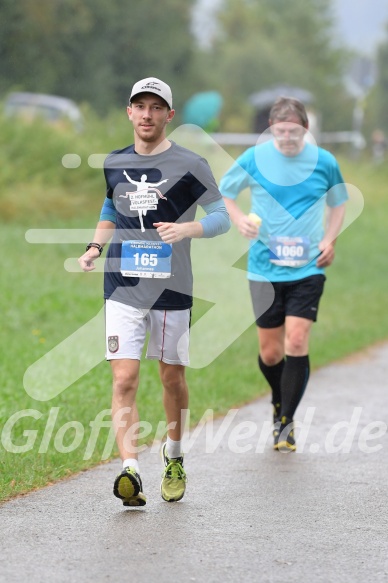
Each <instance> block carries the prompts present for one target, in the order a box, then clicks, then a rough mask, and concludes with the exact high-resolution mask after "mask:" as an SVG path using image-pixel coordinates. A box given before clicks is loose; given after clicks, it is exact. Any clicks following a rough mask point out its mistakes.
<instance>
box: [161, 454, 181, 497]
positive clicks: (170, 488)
mask: <svg viewBox="0 0 388 583" xmlns="http://www.w3.org/2000/svg"><path fill="white" fill-rule="evenodd" d="M162 460H163V463H164V470H163V474H162V483H161V484H160V493H161V495H162V498H163V500H165V501H166V502H178V500H181V499H182V498H183V496H184V493H185V490H186V482H187V476H186V472H185V470H184V469H183V456H182V457H178V458H171V459H169V458H168V457H167V455H166V444H164V445H163V448H162Z"/></svg>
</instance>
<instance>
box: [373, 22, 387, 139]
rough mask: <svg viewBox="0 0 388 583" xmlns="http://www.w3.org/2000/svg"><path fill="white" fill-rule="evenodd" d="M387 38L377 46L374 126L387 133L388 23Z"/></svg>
mask: <svg viewBox="0 0 388 583" xmlns="http://www.w3.org/2000/svg"><path fill="white" fill-rule="evenodd" d="M386 32H387V38H386V40H385V41H384V42H383V43H382V44H381V45H380V46H379V49H378V53H377V83H376V108H375V112H376V113H375V115H376V120H375V123H376V127H380V128H381V129H382V130H383V131H384V132H385V133H386V134H387V135H388V100H387V95H388V25H387V27H386Z"/></svg>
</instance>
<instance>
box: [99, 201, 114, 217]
mask: <svg viewBox="0 0 388 583" xmlns="http://www.w3.org/2000/svg"><path fill="white" fill-rule="evenodd" d="M100 221H111V223H116V208H115V205H114V204H113V200H112V199H111V198H108V197H106V199H105V200H104V204H103V205H102V209H101V213H100Z"/></svg>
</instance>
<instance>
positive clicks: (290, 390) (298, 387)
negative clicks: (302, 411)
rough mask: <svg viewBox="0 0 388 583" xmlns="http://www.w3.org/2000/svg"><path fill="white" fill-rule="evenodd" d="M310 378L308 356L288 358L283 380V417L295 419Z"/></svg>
mask: <svg viewBox="0 0 388 583" xmlns="http://www.w3.org/2000/svg"><path fill="white" fill-rule="evenodd" d="M309 376H310V361H309V357H308V355H306V356H286V362H285V364H284V368H283V374H282V380H281V404H282V408H281V416H282V417H287V419H293V417H294V413H295V411H296V408H297V407H298V405H299V403H300V401H301V399H302V397H303V393H304V391H305V389H306V385H307V381H308V379H309Z"/></svg>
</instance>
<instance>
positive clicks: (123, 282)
mask: <svg viewBox="0 0 388 583" xmlns="http://www.w3.org/2000/svg"><path fill="white" fill-rule="evenodd" d="M104 174H105V179H106V185H107V197H108V198H110V199H112V200H113V204H114V206H115V208H116V228H115V231H114V235H113V238H112V241H111V244H110V246H109V249H108V252H107V257H106V261H105V275H104V297H105V299H111V300H115V301H118V302H121V303H124V304H128V305H131V306H134V307H137V308H143V309H147V308H153V309H163V310H184V309H187V308H190V307H191V306H192V303H193V298H192V289H193V276H192V269H191V259H190V244H191V239H188V238H185V239H183V240H182V241H180V242H178V243H174V244H173V245H172V255H171V276H170V277H168V278H155V277H128V276H125V275H123V273H122V272H121V270H122V267H123V266H122V253H123V242H125V241H130V242H131V245H134V242H136V241H139V247H141V246H142V245H143V244H144V242H146V244H148V245H149V244H150V242H152V241H156V242H161V238H160V236H159V234H158V232H157V231H156V228H155V227H154V226H153V223H157V222H161V221H163V222H171V223H173V222H189V221H193V220H195V215H196V210H197V206H198V204H199V205H201V206H203V205H207V204H209V203H213V202H215V201H218V200H222V197H221V194H220V192H219V190H218V187H217V184H216V182H215V179H214V177H213V174H212V172H211V170H210V167H209V165H208V163H207V162H206V160H205V159H204V158H202V157H201V156H199V155H197V154H195V153H194V152H191V151H190V150H187V149H186V148H183V147H181V146H178V145H177V144H175V143H174V142H171V147H170V148H169V149H168V150H165V151H164V152H162V153H160V154H157V155H151V156H143V155H139V154H137V153H136V152H135V149H134V146H133V145H132V146H129V147H127V148H124V149H123V150H116V151H114V152H112V153H111V154H109V156H108V157H107V158H106V160H105V163H104ZM124 247H125V245H124Z"/></svg>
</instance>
